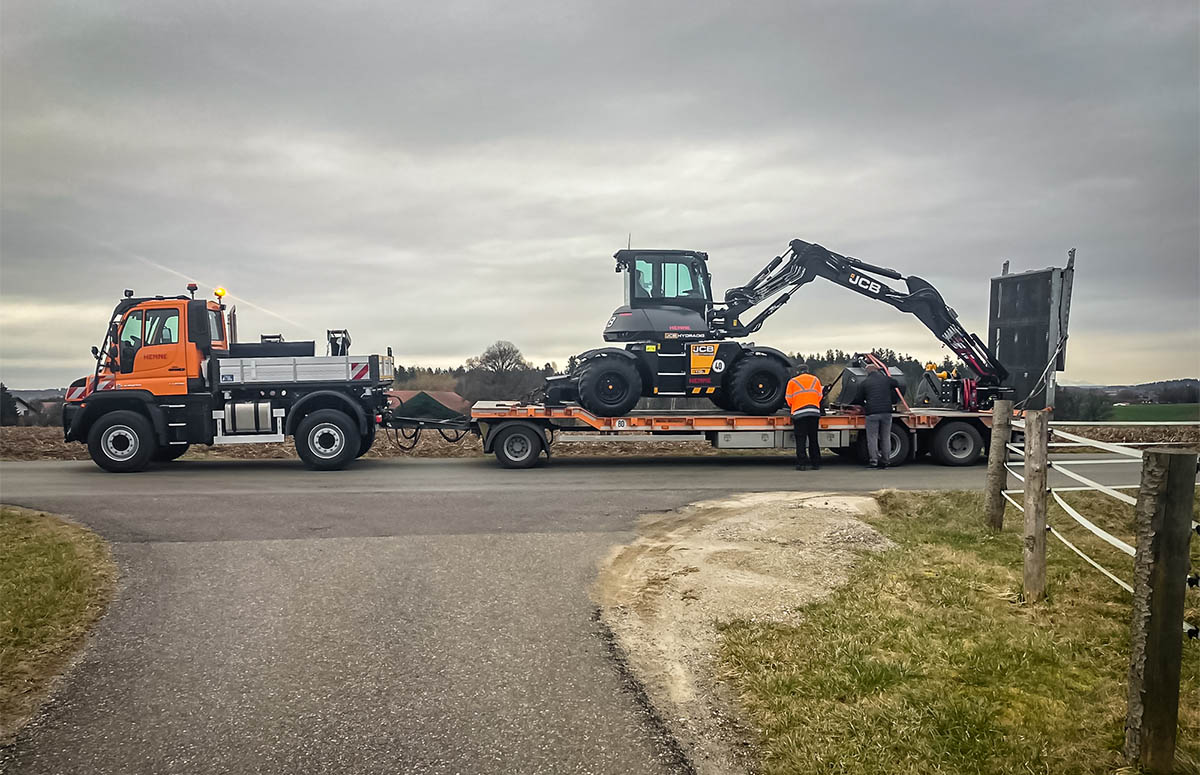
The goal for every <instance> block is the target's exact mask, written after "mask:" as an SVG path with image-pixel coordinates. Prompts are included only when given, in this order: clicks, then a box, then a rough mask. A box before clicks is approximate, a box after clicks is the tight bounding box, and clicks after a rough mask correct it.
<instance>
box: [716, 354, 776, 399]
mask: <svg viewBox="0 0 1200 775" xmlns="http://www.w3.org/2000/svg"><path fill="white" fill-rule="evenodd" d="M787 383H788V372H787V368H786V367H785V366H784V365H783V364H782V363H780V362H779V360H778V359H776V358H772V357H770V356H769V355H746V356H744V357H742V358H741V359H740V360H738V361H737V362H736V363H734V364H733V371H732V373H731V374H730V375H729V391H730V396H729V400H730V402H731V403H732V404H733V405H734V406H735V407H736V408H737V409H738V411H740V412H745V413H746V414H775V413H776V412H778V411H779V407H781V406H783V401H784V398H785V397H786V395H787V392H786V391H787Z"/></svg>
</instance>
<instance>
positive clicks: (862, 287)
mask: <svg viewBox="0 0 1200 775" xmlns="http://www.w3.org/2000/svg"><path fill="white" fill-rule="evenodd" d="M818 277H823V278H825V279H826V280H829V281H830V282H833V283H836V284H837V285H840V286H842V287H843V288H849V289H850V290H852V291H855V292H856V293H860V294H862V295H863V296H868V297H870V298H872V299H877V300H879V301H882V302H884V303H885V304H890V305H892V306H893V307H895V308H896V309H898V310H900V311H901V312H908V313H911V314H912V315H915V316H916V318H917V319H918V320H920V321H921V322H922V323H924V324H925V326H926V327H927V328H928V329H929V330H930V331H932V332H933V334H934V336H936V337H937V338H938V340H940V341H941V342H942V343H943V344H945V345H946V346H947V347H949V348H950V349H951V350H952V351H953V352H954V354H955V355H956V356H957V357H958V359H959V360H960V361H962V363H963V364H964V365H966V367H967V368H968V369H969V370H970V371H971V372H973V377H974V379H977V380H978V381H979V384H980V386H986V387H994V386H1000V385H1001V384H1002V383H1003V382H1004V381H1005V380H1006V379H1008V370H1007V369H1005V368H1004V366H1003V365H1001V364H1000V362H999V361H997V360H996V358H995V356H993V355H992V353H991V352H990V351H989V350H988V348H987V345H985V344H984V343H983V341H982V340H981V339H980V338H979V337H978V336H976V335H975V334H972V333H970V332H968V331H967V330H966V329H965V328H963V326H962V324H961V323H959V322H958V313H956V312H955V311H954V310H953V309H952V308H951V307H950V306H949V305H947V304H946V302H945V300H943V299H942V296H941V294H940V293H938V291H937V289H936V288H934V287H933V286H932V285H930V284H929V283H928V282H926V281H925V280H923V279H921V278H920V277H915V276H909V277H905V276H903V275H901V274H900V273H899V272H897V271H896V270H895V269H888V268H887V267H882V266H875V265H874V264H868V263H867V262H865V261H860V260H859V259H857V258H851V257H849V256H843V255H840V254H838V253H834V252H833V251H831V250H828V249H827V248H825V247H822V246H821V245H817V244H816V243H812V242H805V241H804V240H798V239H797V240H792V241H791V244H790V245H789V246H788V250H787V252H786V253H784V254H783V255H782V256H776V257H775V258H774V259H772V260H771V262H770V263H769V264H767V265H766V266H765V267H763V269H762V271H760V272H759V273H758V274H756V275H755V276H754V277H753V278H751V280H750V282H748V283H746V284H745V285H742V286H739V287H736V288H730V289H729V290H727V291H726V292H725V304H724V305H723V306H722V305H718V306H716V307H715V308H714V309H713V311H712V313H711V317H710V321H709V322H710V325H711V326H712V328H713V331H714V333H718V334H721V335H724V336H748V335H750V334H753V333H754V332H755V331H757V330H758V329H759V328H761V327H762V324H763V321H765V320H766V319H767V318H768V317H770V316H771V315H773V314H774V313H775V312H776V311H777V310H778V309H779V308H780V307H782V306H783V305H784V304H786V303H787V302H788V300H790V299H791V296H792V294H793V293H794V292H795V291H796V290H797V289H799V288H800V287H801V286H804V285H806V284H808V283H810V282H812V281H813V280H815V279H817V278H818ZM880 278H887V279H889V280H899V281H902V282H904V284H905V286H906V287H907V292H904V291H899V290H896V289H895V288H892V287H890V286H888V285H887V284H886V283H884V282H883V280H882V279H880ZM781 292H782V293H781ZM776 294H778V295H776ZM768 299H771V302H770V304H769V305H768V306H767V307H766V308H765V309H763V310H762V311H761V312H759V313H758V314H757V315H756V316H755V317H754V318H753V319H751V320H750V321H749V322H748V323H744V324H743V323H742V322H741V317H742V315H743V314H745V313H747V312H749V311H750V310H751V308H753V307H755V306H757V305H759V304H761V303H762V302H764V301H767V300H768Z"/></svg>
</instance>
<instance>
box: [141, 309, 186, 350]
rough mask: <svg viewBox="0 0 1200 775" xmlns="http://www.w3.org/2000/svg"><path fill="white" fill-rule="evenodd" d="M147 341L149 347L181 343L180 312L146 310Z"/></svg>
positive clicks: (173, 310)
mask: <svg viewBox="0 0 1200 775" xmlns="http://www.w3.org/2000/svg"><path fill="white" fill-rule="evenodd" d="M144 333H145V340H146V345H147V346H153V345H158V344H178V343H179V310H176V309H151V310H146V324H145V330H144Z"/></svg>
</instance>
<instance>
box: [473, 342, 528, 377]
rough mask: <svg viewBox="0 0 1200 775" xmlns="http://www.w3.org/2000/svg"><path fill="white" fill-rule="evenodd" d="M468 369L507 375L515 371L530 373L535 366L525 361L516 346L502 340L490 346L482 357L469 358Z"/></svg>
mask: <svg viewBox="0 0 1200 775" xmlns="http://www.w3.org/2000/svg"><path fill="white" fill-rule="evenodd" d="M467 368H468V369H481V370H483V371H490V372H492V373H494V374H507V373H509V372H513V371H529V370H530V369H532V368H533V364H532V363H530V362H529V361H527V360H525V357H524V356H523V355H521V351H520V350H519V349H518V348H517V346H516V345H515V344H513V343H512V342H507V341H505V340H503V339H501V340H500V341H498V342H495V343H494V344H491V345H489V346H488V348H487V349H486V350H484V351H483V353H482V354H481V355H478V356H475V357H473V358H468V359H467Z"/></svg>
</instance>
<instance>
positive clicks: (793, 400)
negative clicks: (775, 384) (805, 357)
mask: <svg viewBox="0 0 1200 775" xmlns="http://www.w3.org/2000/svg"><path fill="white" fill-rule="evenodd" d="M787 405H788V409H789V410H791V412H792V414H795V413H796V412H799V411H800V410H802V409H810V408H811V409H815V410H817V412H818V413H820V411H821V380H819V379H817V378H816V377H814V376H813V375H811V374H801V375H800V376H798V377H792V379H791V381H790V382H788V386H787ZM805 414H809V412H805Z"/></svg>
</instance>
